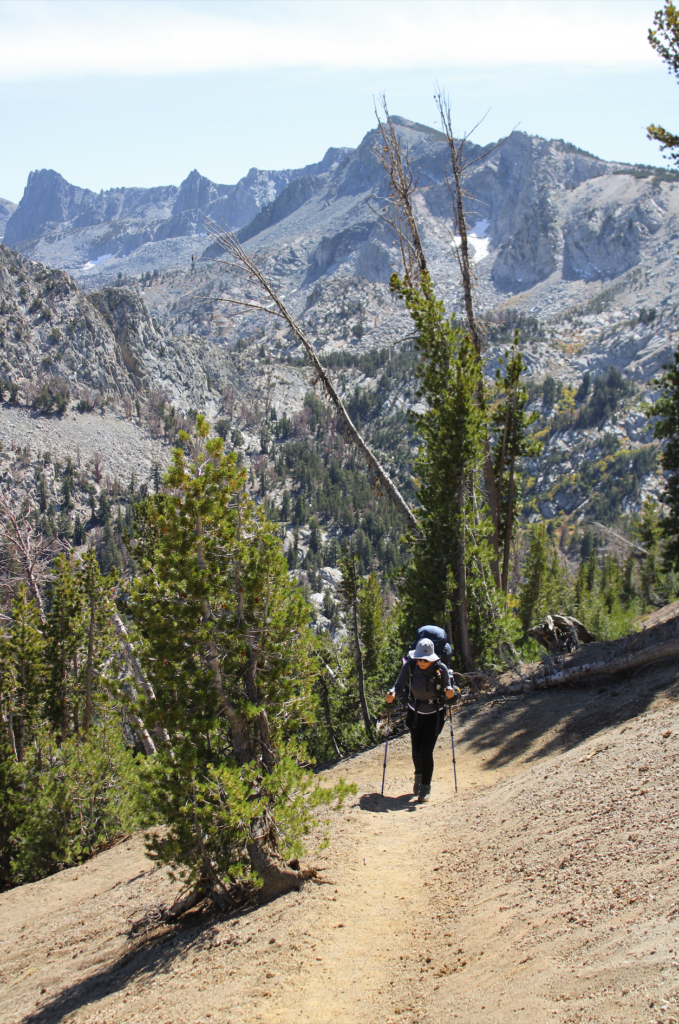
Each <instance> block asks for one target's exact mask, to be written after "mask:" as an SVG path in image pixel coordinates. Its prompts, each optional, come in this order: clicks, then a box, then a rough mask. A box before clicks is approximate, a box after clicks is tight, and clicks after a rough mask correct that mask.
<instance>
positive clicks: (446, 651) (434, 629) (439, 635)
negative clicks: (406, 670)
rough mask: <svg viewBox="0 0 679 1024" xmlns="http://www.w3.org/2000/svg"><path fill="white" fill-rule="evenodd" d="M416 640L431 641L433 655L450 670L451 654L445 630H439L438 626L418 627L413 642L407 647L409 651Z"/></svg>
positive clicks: (413, 647) (415, 644)
mask: <svg viewBox="0 0 679 1024" xmlns="http://www.w3.org/2000/svg"><path fill="white" fill-rule="evenodd" d="M418 640H431V642H432V643H433V645H434V652H435V654H437V655H438V656H439V658H440V659H441V661H442V662H443V664H444V665H445V666H446V668H450V658H451V655H452V653H453V652H452V650H451V647H450V644H449V643H448V636H447V635H446V631H445V629H441V628H440V627H439V626H420V628H419V629H418V631H417V636H416V638H415V640H414V641H413V642H412V644H410V646H409V647H408V650H409V651H412V650H414V649H415V647H416V646H417V642H418ZM406 660H407V659H406Z"/></svg>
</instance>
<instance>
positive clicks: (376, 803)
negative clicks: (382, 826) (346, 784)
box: [358, 793, 417, 814]
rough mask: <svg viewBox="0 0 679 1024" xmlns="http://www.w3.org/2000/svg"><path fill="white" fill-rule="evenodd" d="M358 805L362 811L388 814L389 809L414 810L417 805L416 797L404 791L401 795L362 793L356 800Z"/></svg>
mask: <svg viewBox="0 0 679 1024" xmlns="http://www.w3.org/2000/svg"><path fill="white" fill-rule="evenodd" d="M358 805H359V807H360V808H361V810H362V811H371V812H372V813H373V814H388V813H389V811H414V810H415V808H416V807H417V797H416V796H414V795H413V794H412V793H404V794H403V795H402V796H380V794H379V793H364V794H363V796H362V797H361V799H360V800H359V801H358Z"/></svg>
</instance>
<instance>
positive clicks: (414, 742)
mask: <svg viewBox="0 0 679 1024" xmlns="http://www.w3.org/2000/svg"><path fill="white" fill-rule="evenodd" d="M421 721H422V715H418V716H417V718H416V719H415V720H414V724H413V725H411V726H410V749H411V751H412V755H413V767H414V768H415V774H416V775H421V774H422V749H421V748H422V732H421V729H420V722H421Z"/></svg>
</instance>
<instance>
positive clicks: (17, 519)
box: [0, 488, 65, 626]
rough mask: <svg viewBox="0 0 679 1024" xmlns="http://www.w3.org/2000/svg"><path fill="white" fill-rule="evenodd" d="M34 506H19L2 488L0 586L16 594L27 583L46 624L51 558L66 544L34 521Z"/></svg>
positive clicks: (0, 505) (0, 492)
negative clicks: (44, 591) (45, 589)
mask: <svg viewBox="0 0 679 1024" xmlns="http://www.w3.org/2000/svg"><path fill="white" fill-rule="evenodd" d="M31 518H32V517H31V510H30V508H28V507H26V506H24V507H23V508H17V507H16V504H15V502H13V501H12V499H11V497H10V496H9V494H7V492H6V491H4V490H3V489H2V488H0V541H2V542H3V543H2V547H3V549H4V550H3V551H2V558H1V561H0V589H2V590H4V591H6V592H8V593H9V594H15V593H16V590H17V587H18V586H19V585H20V584H21V583H25V584H26V586H27V588H28V592H29V593H30V595H31V597H32V598H33V600H34V601H35V603H36V605H37V608H38V615H39V616H40V621H41V623H42V624H43V626H44V625H45V622H46V621H47V620H46V617H45V608H44V604H43V600H42V588H43V586H44V584H45V583H46V582H47V580H48V579H49V578H50V565H51V563H52V559H53V558H54V556H55V555H56V554H58V552H59V551H63V550H65V547H64V545H63V544H62V543H61V542H60V541H58V540H56V539H55V538H53V537H46V536H45V534H44V533H41V532H40V530H38V529H37V528H36V527H35V525H34V524H33V522H32V521H31Z"/></svg>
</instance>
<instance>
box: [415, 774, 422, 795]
mask: <svg viewBox="0 0 679 1024" xmlns="http://www.w3.org/2000/svg"><path fill="white" fill-rule="evenodd" d="M421 785H422V776H421V775H417V773H416V774H415V781H414V783H413V793H414V794H415V796H417V794H418V793H419V792H420V786H421Z"/></svg>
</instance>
